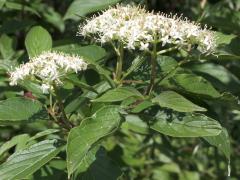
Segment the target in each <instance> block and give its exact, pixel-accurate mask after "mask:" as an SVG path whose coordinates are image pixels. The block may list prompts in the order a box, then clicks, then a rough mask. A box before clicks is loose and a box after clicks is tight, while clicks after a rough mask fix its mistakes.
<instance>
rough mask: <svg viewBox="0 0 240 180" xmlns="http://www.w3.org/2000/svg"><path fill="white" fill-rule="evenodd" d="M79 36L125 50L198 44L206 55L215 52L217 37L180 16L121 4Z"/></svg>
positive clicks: (85, 26)
mask: <svg viewBox="0 0 240 180" xmlns="http://www.w3.org/2000/svg"><path fill="white" fill-rule="evenodd" d="M78 34H79V35H82V36H84V37H88V36H89V37H93V38H94V39H95V40H96V41H98V42H100V43H102V44H103V43H108V42H115V41H117V42H120V43H122V44H123V45H124V48H127V49H130V50H134V49H136V48H139V49H140V50H143V51H144V50H149V48H151V44H153V43H161V44H162V46H166V45H174V46H179V47H181V48H186V49H187V48H188V47H189V45H190V46H192V45H197V46H198V50H199V51H200V52H202V53H212V52H213V51H214V48H215V46H216V42H215V37H214V34H213V33H212V32H211V31H209V30H208V29H207V27H204V28H201V26H200V25H199V24H197V23H194V22H190V21H189V20H187V19H183V18H182V17H177V16H172V15H170V16H167V15H165V14H154V13H151V12H147V11H146V10H144V9H143V8H141V7H136V6H130V5H127V6H121V5H117V6H116V7H112V8H110V9H108V10H106V11H103V12H102V14H99V16H97V17H96V16H94V17H93V18H91V19H90V20H87V21H86V23H85V24H83V25H80V26H79V32H78Z"/></svg>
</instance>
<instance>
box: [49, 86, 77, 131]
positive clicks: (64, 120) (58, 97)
mask: <svg viewBox="0 0 240 180" xmlns="http://www.w3.org/2000/svg"><path fill="white" fill-rule="evenodd" d="M53 89H54V92H55V96H56V100H57V103H58V107H59V110H60V112H61V117H60V118H59V121H61V123H62V124H64V125H65V126H66V127H67V129H71V128H73V127H74V125H73V124H72V123H71V122H70V121H69V120H68V118H67V115H66V112H65V110H64V105H63V100H62V98H61V95H60V94H59V92H58V87H57V86H56V84H53Z"/></svg>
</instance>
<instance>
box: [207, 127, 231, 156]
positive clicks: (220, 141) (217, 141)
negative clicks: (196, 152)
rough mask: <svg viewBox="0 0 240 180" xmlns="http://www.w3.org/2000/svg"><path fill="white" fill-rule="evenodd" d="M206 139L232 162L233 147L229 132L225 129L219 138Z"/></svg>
mask: <svg viewBox="0 0 240 180" xmlns="http://www.w3.org/2000/svg"><path fill="white" fill-rule="evenodd" d="M204 139H205V140H206V141H207V142H208V143H209V144H211V145H213V146H215V147H217V148H218V150H219V151H221V152H222V153H223V154H224V155H225V157H226V158H227V159H228V160H230V155H231V145H230V139H229V135H228V132H227V130H226V129H225V128H223V130H222V132H221V133H220V134H219V135H217V136H211V137H204Z"/></svg>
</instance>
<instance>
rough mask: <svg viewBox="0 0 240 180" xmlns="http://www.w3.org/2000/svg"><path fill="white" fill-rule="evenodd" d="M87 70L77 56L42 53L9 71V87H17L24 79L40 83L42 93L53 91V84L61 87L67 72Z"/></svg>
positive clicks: (84, 63) (85, 65) (85, 64)
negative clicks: (62, 78)
mask: <svg viewBox="0 0 240 180" xmlns="http://www.w3.org/2000/svg"><path fill="white" fill-rule="evenodd" d="M86 69H87V63H86V62H84V60H83V59H82V58H80V57H78V56H74V55H67V54H64V53H58V52H43V53H42V54H40V55H39V56H37V57H35V58H32V59H30V61H29V62H27V63H25V64H22V65H20V66H19V67H17V68H15V70H14V71H10V72H9V74H10V85H11V86H14V85H17V84H18V83H19V82H21V81H24V80H26V79H30V80H35V81H38V82H40V84H41V89H42V91H43V93H48V92H49V90H50V89H53V87H52V85H53V83H55V84H57V85H61V84H62V81H61V77H63V76H64V75H66V74H67V73H69V72H75V73H77V72H79V71H83V70H86Z"/></svg>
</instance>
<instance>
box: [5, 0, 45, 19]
mask: <svg viewBox="0 0 240 180" xmlns="http://www.w3.org/2000/svg"><path fill="white" fill-rule="evenodd" d="M5 6H6V7H7V8H9V9H14V10H19V11H22V9H23V8H24V11H28V12H31V13H33V14H35V15H37V16H39V17H40V15H39V13H38V12H37V11H36V10H35V9H33V8H31V7H30V6H26V5H23V4H21V3H17V2H9V1H6V2H5Z"/></svg>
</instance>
